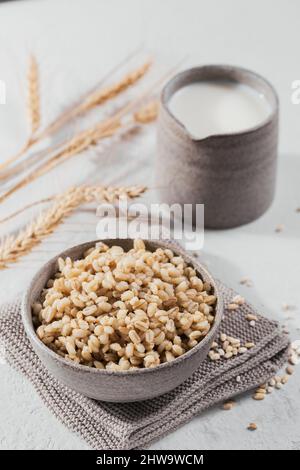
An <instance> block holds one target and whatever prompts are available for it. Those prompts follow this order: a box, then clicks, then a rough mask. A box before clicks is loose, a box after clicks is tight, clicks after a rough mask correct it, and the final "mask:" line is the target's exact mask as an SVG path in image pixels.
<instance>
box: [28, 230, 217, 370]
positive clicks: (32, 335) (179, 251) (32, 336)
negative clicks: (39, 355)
mask: <svg viewBox="0 0 300 470" xmlns="http://www.w3.org/2000/svg"><path fill="white" fill-rule="evenodd" d="M124 241H129V242H131V241H132V242H133V241H134V239H130V238H126V239H119V238H116V239H96V240H92V241H90V242H85V243H80V244H78V245H74V246H72V247H69V248H67V249H65V250H63V251H61V252H60V253H58V254H57V255H55V256H53V257H52V258H51V259H50V260H49V261H47V262H46V263H45V264H43V265H42V266H41V268H40V269H39V270H38V271H37V272H36V274H35V275H34V276H33V278H32V279H31V281H30V283H29V285H28V287H27V289H26V291H25V293H24V295H23V297H22V303H21V314H22V321H23V325H24V328H25V331H26V333H27V336H28V338H29V340H30V342H31V343H33V346H34V345H35V346H36V347H37V348H38V349H41V350H42V351H43V352H44V353H45V354H47V355H49V356H50V357H51V358H52V359H54V360H55V361H57V362H59V363H60V364H61V365H62V366H65V367H70V368H71V369H74V370H75V371H77V372H78V371H81V372H84V373H92V374H98V375H103V376H108V375H113V376H116V377H117V376H119V377H126V376H132V375H142V374H155V373H158V372H159V371H162V370H163V369H169V368H170V367H173V368H174V367H176V366H179V365H180V364H181V363H182V362H184V361H186V360H188V359H189V358H190V357H192V356H194V355H195V354H196V353H197V352H198V351H199V350H201V349H202V348H204V347H205V346H206V345H207V343H209V342H211V341H212V339H213V338H214V336H215V333H216V330H217V329H218V327H219V325H220V322H221V319H222V315H223V299H222V296H221V293H220V289H219V287H218V285H217V283H216V281H215V280H214V278H213V276H212V275H211V274H210V272H209V271H208V270H207V269H206V268H204V267H203V266H202V265H201V264H200V263H198V262H197V261H195V259H194V258H192V257H191V256H190V255H189V254H187V253H186V252H185V251H184V250H183V248H182V247H180V246H179V245H178V244H176V245H174V244H170V242H169V243H167V242H164V241H161V240H143V241H144V242H145V244H146V247H147V245H149V244H150V245H152V246H156V247H157V248H164V249H166V248H169V249H171V250H172V251H173V252H174V253H175V254H176V255H179V256H182V257H183V258H184V260H185V261H186V262H187V263H188V264H189V265H191V266H192V267H194V268H195V269H196V271H197V272H198V274H200V276H201V278H202V279H204V280H207V281H208V282H210V284H211V285H212V286H213V289H214V295H215V296H216V298H217V303H216V310H215V320H214V323H213V325H212V327H211V329H210V330H209V332H208V333H207V335H206V336H205V337H204V338H203V339H202V341H200V342H199V343H198V344H197V345H196V346H194V347H193V348H191V349H190V350H189V351H187V352H185V353H184V354H182V355H181V356H179V357H176V358H175V359H174V360H173V361H170V362H164V363H163V364H159V365H158V366H156V367H152V368H140V369H134V370H125V371H110V370H106V369H96V368H95V367H90V366H86V365H84V364H77V363H76V362H73V361H71V360H68V359H65V358H63V357H61V356H60V355H59V354H57V353H56V352H54V351H52V350H51V349H50V348H48V347H47V346H46V345H45V344H44V343H43V342H42V341H41V340H40V338H39V337H38V335H37V334H36V331H35V329H34V326H33V322H32V311H31V304H32V300H31V299H30V295H31V291H32V288H33V286H34V285H35V284H36V282H37V281H38V279H39V278H40V276H41V274H42V273H43V272H44V270H45V269H47V268H49V267H50V266H51V267H53V265H54V264H55V263H57V260H58V258H59V257H64V256H70V255H71V256H72V251H75V250H77V249H82V252H84V251H85V250H87V249H89V248H90V247H92V246H94V245H95V244H96V243H98V242H103V243H105V244H108V245H109V244H110V242H113V243H115V245H118V243H121V244H122V242H124ZM175 243H176V242H175ZM111 246H113V245H111ZM42 362H43V361H42Z"/></svg>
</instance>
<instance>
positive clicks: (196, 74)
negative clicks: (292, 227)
mask: <svg viewBox="0 0 300 470" xmlns="http://www.w3.org/2000/svg"><path fill="white" fill-rule="evenodd" d="M210 79H213V80H218V79H221V80H223V79H229V80H232V81H236V82H238V83H243V84H247V85H249V86H251V87H252V88H254V89H255V90H257V91H258V92H259V93H263V94H264V95H265V97H266V99H267V100H268V102H269V103H270V105H271V113H270V115H269V116H268V118H267V119H266V120H265V121H264V122H262V123H261V124H259V125H258V126H256V127H254V128H251V129H249V130H246V131H242V132H238V133H231V134H223V135H212V136H209V137H206V138H204V139H195V138H193V137H192V136H191V135H190V134H189V132H188V131H187V130H186V129H185V127H184V126H183V125H182V124H181V123H180V122H179V121H178V120H177V119H176V118H175V117H174V116H173V115H172V113H171V111H170V110H169V108H168V102H169V100H170V98H171V96H172V95H173V94H174V93H175V92H176V91H177V90H178V89H180V88H181V87H183V86H185V85H188V84H190V83H193V82H196V81H199V80H210ZM161 102H162V105H161V111H160V115H159V121H158V136H157V142H158V152H157V159H156V184H157V187H158V188H159V193H160V198H161V200H162V201H163V202H166V203H168V204H173V203H180V204H184V203H192V204H204V210H205V227H206V228H215V229H224V228H230V227H236V226H239V225H243V224H246V223H248V222H251V221H253V220H255V219H256V218H258V217H259V216H260V215H262V214H263V213H264V212H265V211H266V210H267V209H268V207H269V206H270V204H271V203H272V200H273V197H274V191H275V180H276V164H277V141H278V115H279V105H278V98H277V94H276V92H275V90H274V88H273V87H272V86H271V85H270V84H269V83H268V82H267V81H266V80H265V79H264V78H262V77H260V76H259V75H257V74H255V73H253V72H251V71H249V70H245V69H242V68H239V67H231V66H227V65H207V66H203V67H196V68H193V69H189V70H186V71H184V72H182V73H179V74H178V75H176V76H175V77H174V78H172V79H171V80H170V81H169V82H168V83H167V84H166V86H165V87H164V89H163V91H162V96H161Z"/></svg>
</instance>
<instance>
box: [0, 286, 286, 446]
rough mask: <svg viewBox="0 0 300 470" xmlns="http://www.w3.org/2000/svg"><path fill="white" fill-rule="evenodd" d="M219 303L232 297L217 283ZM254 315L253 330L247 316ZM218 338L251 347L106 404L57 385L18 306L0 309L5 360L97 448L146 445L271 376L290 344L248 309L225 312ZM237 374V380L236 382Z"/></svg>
mask: <svg viewBox="0 0 300 470" xmlns="http://www.w3.org/2000/svg"><path fill="white" fill-rule="evenodd" d="M219 287H220V290H221V293H222V295H223V298H224V305H226V304H228V303H230V301H231V299H232V297H233V296H234V295H235V294H236V293H235V292H233V291H232V290H231V289H229V288H227V287H225V286H224V285H223V284H221V283H220V284H219ZM249 313H252V314H253V313H254V314H255V315H257V316H258V321H256V322H255V326H250V325H249V321H248V320H247V319H246V315H247V314H249ZM219 332H223V333H225V334H228V335H230V336H234V337H236V338H239V339H240V340H241V342H242V343H245V342H248V341H250V342H253V343H255V347H253V348H251V349H249V350H248V351H247V352H246V353H244V354H241V355H238V356H235V357H232V358H230V359H223V358H221V359H219V360H217V361H212V360H210V359H209V358H207V359H206V360H205V361H204V362H202V363H201V364H199V368H198V369H197V371H196V372H195V373H194V374H193V375H192V376H191V377H190V378H189V379H188V380H186V381H185V382H184V383H183V384H181V385H180V386H179V387H177V388H176V389H175V390H173V391H171V392H169V393H167V394H165V395H163V396H160V397H157V398H154V399H151V400H147V401H144V402H137V403H105V402H97V401H95V400H92V399H90V398H87V397H85V396H83V395H81V394H79V393H77V392H75V391H73V390H71V389H69V388H67V387H66V386H64V385H63V384H61V383H59V382H58V381H57V380H56V379H55V378H54V377H53V376H51V374H50V373H49V372H48V371H47V369H46V368H45V367H44V365H43V364H42V363H41V361H40V360H39V358H38V357H37V356H36V354H35V352H34V351H33V349H32V347H31V344H30V342H29V340H28V338H27V336H26V334H25V331H24V328H23V325H22V320H21V315H20V300H17V301H16V302H15V303H11V304H7V305H3V306H2V307H1V308H0V343H1V344H2V345H3V347H4V350H5V359H6V361H7V362H8V363H9V364H10V365H11V366H12V367H13V368H15V369H17V370H19V371H20V372H22V373H23V374H24V375H25V376H26V377H27V378H28V379H29V381H30V382H31V383H32V384H33V386H34V388H35V389H36V391H37V393H38V394H39V395H40V397H41V398H42V400H43V401H44V402H45V404H46V406H47V407H48V408H49V409H50V411H51V412H52V413H53V414H54V415H55V416H56V417H57V418H58V419H59V420H60V421H62V422H63V423H64V424H65V425H66V426H67V427H68V428H69V429H70V430H71V431H73V432H75V433H77V434H79V435H80V436H81V437H82V438H83V439H84V440H85V441H86V442H87V443H88V444H89V445H90V446H91V447H92V448H94V449H99V450H100V449H105V450H108V449H120V450H125V449H134V448H142V447H145V446H148V445H149V444H150V443H151V442H153V441H154V440H157V439H158V438H160V437H161V436H163V435H165V434H168V433H170V432H172V431H174V430H175V429H176V428H178V427H179V426H181V425H182V424H184V423H185V422H187V421H188V420H190V419H191V418H192V417H193V416H195V415H197V414H199V413H200V412H201V411H203V410H205V409H206V408H208V407H210V406H212V405H215V404H216V403H218V402H220V401H223V400H226V399H228V398H231V397H233V396H234V395H237V394H239V393H242V392H244V391H246V390H249V389H252V388H254V387H256V386H258V385H259V384H261V383H263V382H265V381H266V380H267V379H269V378H270V377H272V376H273V375H274V373H275V372H276V370H278V369H279V368H280V367H281V366H282V365H283V364H284V362H285V361H286V358H287V351H288V345H289V340H288V338H287V336H286V335H283V334H282V333H281V331H280V330H279V327H278V324H277V323H276V322H274V321H270V320H268V319H266V318H265V317H263V316H261V315H258V313H257V312H256V311H255V310H254V309H253V307H252V306H250V305H249V304H248V303H245V304H243V305H241V306H240V308H239V309H238V310H235V311H230V312H228V311H225V312H224V317H223V320H222V322H221V325H220V330H219ZM237 376H240V379H239V381H237V380H236V378H237Z"/></svg>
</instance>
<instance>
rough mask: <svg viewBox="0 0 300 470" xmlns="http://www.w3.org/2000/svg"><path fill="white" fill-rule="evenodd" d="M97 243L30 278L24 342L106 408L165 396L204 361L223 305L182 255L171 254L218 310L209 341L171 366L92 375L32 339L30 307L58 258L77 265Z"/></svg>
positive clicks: (155, 245)
mask: <svg viewBox="0 0 300 470" xmlns="http://www.w3.org/2000/svg"><path fill="white" fill-rule="evenodd" d="M97 241H99V240H96V241H92V242H89V243H84V244H82V245H77V246H74V247H72V248H69V249H67V250H65V251H63V252H62V253H60V254H59V255H57V256H55V257H54V258H52V259H51V260H50V261H48V262H47V263H46V264H45V265H44V266H43V267H42V268H41V269H40V270H39V271H38V272H37V274H36V275H35V276H34V278H33V279H32V281H31V282H30V285H29V287H28V289H27V291H26V292H25V295H24V297H23V301H22V319H23V323H24V327H25V331H26V333H27V335H28V338H29V340H30V342H31V344H32V346H33V348H34V350H35V352H36V354H37V355H38V357H39V358H40V360H41V361H42V363H43V364H44V365H45V367H46V368H47V369H48V370H49V371H50V373H51V374H52V375H53V376H54V377H56V378H57V379H58V380H59V381H60V382H62V383H64V384H65V385H67V386H68V387H70V388H72V389H74V390H76V391H77V392H79V393H82V394H83V395H86V396H88V397H90V398H94V399H96V400H103V401H110V402H130V401H139V400H147V399H149V398H153V397H155V396H158V395H162V394H164V393H166V392H169V391H170V390H172V389H174V388H175V387H177V386H178V385H179V384H181V383H182V382H184V380H186V379H187V378H188V377H189V376H190V375H192V373H193V372H194V371H195V370H196V369H197V367H198V366H199V364H200V363H201V361H203V360H204V359H205V357H206V356H207V353H208V351H209V348H210V345H211V343H212V341H213V339H214V337H215V335H216V333H217V329H218V326H219V324H220V322H221V318H222V299H221V296H220V292H219V290H218V287H217V285H216V283H215V281H214V279H213V278H212V277H211V275H210V274H209V273H208V272H207V271H206V269H204V268H203V267H202V266H199V265H198V264H197V265H196V263H195V260H194V259H192V258H191V257H189V256H188V255H186V254H185V253H184V252H182V251H181V250H180V249H177V248H176V249H174V248H173V247H171V248H172V250H173V251H174V253H177V254H180V255H181V256H182V257H183V258H184V259H185V261H186V262H187V263H188V264H190V265H192V266H194V267H195V269H196V270H197V272H198V273H199V274H200V276H201V277H202V279H203V280H206V281H208V282H209V283H210V284H211V285H212V286H213V290H214V294H215V295H216V297H217V304H216V315H215V322H214V324H213V326H212V328H211V330H210V331H209V333H208V334H207V336H206V337H205V338H203V340H202V341H201V342H200V343H199V344H198V345H197V346H195V347H194V348H193V349H191V350H190V351H188V352H186V353H185V354H183V355H182V356H180V357H178V358H176V359H175V360H174V361H172V362H169V363H164V364H161V365H159V366H157V367H156V368H151V369H140V370H133V371H124V372H113V371H107V370H100V369H95V368H92V367H88V366H84V365H81V364H76V363H73V362H71V361H68V360H67V359H64V358H62V357H61V356H59V355H58V354H56V353H55V352H53V351H52V350H51V349H49V348H48V347H47V346H45V345H44V343H43V342H42V341H41V340H40V339H39V338H38V336H37V335H36V333H35V330H34V326H33V323H32V313H31V305H32V304H33V302H35V301H36V300H38V299H39V297H40V294H41V291H42V289H43V288H44V287H45V285H46V283H47V281H48V280H49V279H50V278H51V277H52V276H53V275H54V274H55V273H56V272H57V270H58V264H57V259H58V258H59V257H60V256H61V257H67V256H69V257H70V258H71V259H78V258H79V257H81V256H82V254H83V253H84V251H86V250H87V249H88V248H90V247H91V246H93V245H95V243H96V242H97ZM103 241H104V242H105V243H106V244H108V245H120V246H122V247H123V248H124V250H129V249H131V248H132V246H133V242H132V240H121V239H116V240H103ZM145 243H146V247H147V249H149V250H151V251H154V250H155V249H156V248H159V247H162V248H166V247H168V248H170V245H168V244H167V243H163V242H152V241H151V242H150V241H147V242H145Z"/></svg>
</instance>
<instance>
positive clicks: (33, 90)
mask: <svg viewBox="0 0 300 470" xmlns="http://www.w3.org/2000/svg"><path fill="white" fill-rule="evenodd" d="M27 81H28V103H27V105H28V115H29V119H30V125H31V137H32V138H33V136H34V134H35V133H36V131H37V130H38V128H39V127H40V123H41V112H40V86H39V69H38V63H37V61H36V58H35V57H34V56H33V55H31V57H30V62H29V69H28V77H27ZM30 140H31V139H30Z"/></svg>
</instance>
